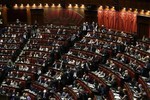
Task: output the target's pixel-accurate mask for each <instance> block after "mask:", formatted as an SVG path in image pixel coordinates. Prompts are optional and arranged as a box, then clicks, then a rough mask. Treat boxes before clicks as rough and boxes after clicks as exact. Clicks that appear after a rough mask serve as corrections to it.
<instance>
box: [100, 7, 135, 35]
mask: <svg viewBox="0 0 150 100" xmlns="http://www.w3.org/2000/svg"><path fill="white" fill-rule="evenodd" d="M136 17H137V14H135V13H133V12H127V11H124V12H123V11H120V12H117V11H112V10H102V9H100V10H98V23H99V25H100V26H101V25H105V26H106V27H107V28H111V29H117V30H121V31H124V32H129V33H134V32H137V24H136V20H137V18H136Z"/></svg>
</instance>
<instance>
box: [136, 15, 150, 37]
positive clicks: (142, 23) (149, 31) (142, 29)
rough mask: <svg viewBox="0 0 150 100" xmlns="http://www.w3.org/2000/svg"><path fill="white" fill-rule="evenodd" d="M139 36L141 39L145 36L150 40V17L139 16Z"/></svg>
mask: <svg viewBox="0 0 150 100" xmlns="http://www.w3.org/2000/svg"><path fill="white" fill-rule="evenodd" d="M137 29H138V30H137V35H138V37H139V38H142V37H143V36H145V37H146V38H150V16H140V15H138V16H137Z"/></svg>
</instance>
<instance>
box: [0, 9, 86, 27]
mask: <svg viewBox="0 0 150 100" xmlns="http://www.w3.org/2000/svg"><path fill="white" fill-rule="evenodd" d="M1 11H2V19H3V23H4V25H7V24H9V23H14V22H15V21H16V19H20V20H21V21H22V22H24V23H28V24H32V23H34V22H35V20H37V22H38V23H39V24H45V23H53V24H58V25H60V24H63V25H80V24H81V23H82V22H83V20H84V16H85V15H84V9H81V8H67V9H63V8H56V7H53V8H52V7H49V8H44V7H43V8H34V9H33V8H24V9H21V8H17V9H15V8H12V9H8V8H6V7H3V8H2V9H1Z"/></svg>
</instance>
